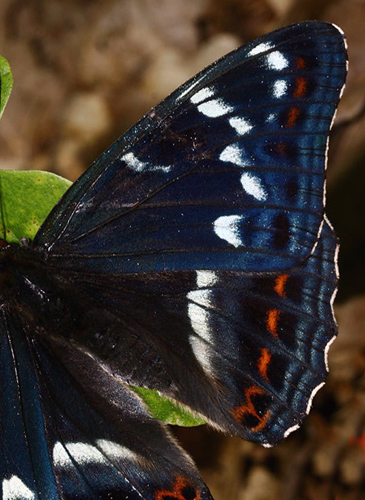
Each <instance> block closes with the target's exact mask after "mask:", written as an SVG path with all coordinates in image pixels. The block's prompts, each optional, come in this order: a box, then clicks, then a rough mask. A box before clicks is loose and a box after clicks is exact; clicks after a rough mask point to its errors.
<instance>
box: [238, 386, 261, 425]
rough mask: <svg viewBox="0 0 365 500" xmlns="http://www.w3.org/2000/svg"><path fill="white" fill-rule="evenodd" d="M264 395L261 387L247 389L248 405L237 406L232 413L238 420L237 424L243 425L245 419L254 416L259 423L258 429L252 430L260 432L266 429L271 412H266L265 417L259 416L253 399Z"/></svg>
mask: <svg viewBox="0 0 365 500" xmlns="http://www.w3.org/2000/svg"><path fill="white" fill-rule="evenodd" d="M263 395H265V391H264V390H263V389H260V387H257V386H251V387H247V388H246V389H245V397H246V403H245V404H243V405H239V406H236V408H234V409H233V410H232V411H231V414H232V415H233V418H234V419H235V420H236V422H238V423H239V424H242V420H243V419H244V418H245V417H247V416H248V415H252V416H254V417H255V418H256V419H257V420H258V421H259V423H258V424H257V425H256V427H252V428H251V430H252V431H254V432H260V431H261V430H262V429H264V428H265V426H266V424H267V421H268V420H269V418H270V412H269V411H267V412H265V414H264V415H259V414H258V413H257V411H256V408H255V405H254V403H253V402H252V399H251V398H252V397H253V396H263Z"/></svg>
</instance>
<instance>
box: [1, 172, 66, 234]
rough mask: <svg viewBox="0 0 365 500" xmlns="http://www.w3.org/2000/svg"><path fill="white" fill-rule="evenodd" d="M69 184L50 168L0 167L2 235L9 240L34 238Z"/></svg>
mask: <svg viewBox="0 0 365 500" xmlns="http://www.w3.org/2000/svg"><path fill="white" fill-rule="evenodd" d="M70 185H71V182H70V181H68V180H66V179H64V178H62V177H59V176H58V175H55V174H51V173H49V172H40V171H36V170H26V171H16V170H0V238H3V239H5V240H6V241H7V242H9V243H19V241H20V238H30V239H31V240H32V239H33V238H34V236H35V234H36V232H37V231H38V229H39V226H40V225H41V224H42V222H43V221H44V219H45V218H46V217H47V215H48V214H49V212H50V211H51V209H52V208H53V206H54V205H55V204H56V203H57V201H58V200H59V199H60V198H61V196H62V195H63V193H64V192H65V191H66V190H67V189H68V188H69V186H70Z"/></svg>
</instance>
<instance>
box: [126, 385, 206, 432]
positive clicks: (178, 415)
mask: <svg viewBox="0 0 365 500" xmlns="http://www.w3.org/2000/svg"><path fill="white" fill-rule="evenodd" d="M130 388H131V389H133V390H134V391H135V392H136V393H137V394H139V395H140V396H141V398H142V399H143V401H144V402H145V403H146V405H147V407H148V409H149V411H150V412H151V414H152V415H153V416H154V417H155V418H157V419H158V420H162V421H163V422H165V423H166V424H171V425H180V426H181V427H193V426H196V425H202V424H205V421H204V420H203V419H202V418H201V417H200V416H199V415H197V414H194V413H192V412H191V411H190V410H186V409H185V408H183V407H182V406H178V405H177V404H176V403H175V402H174V401H173V400H171V399H170V398H166V397H165V396H161V395H160V394H159V393H158V392H157V391H153V390H150V389H144V388H142V387H134V386H130Z"/></svg>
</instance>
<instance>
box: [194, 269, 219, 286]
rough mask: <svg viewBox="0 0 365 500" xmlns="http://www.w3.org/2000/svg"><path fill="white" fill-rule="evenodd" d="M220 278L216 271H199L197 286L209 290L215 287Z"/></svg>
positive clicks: (197, 273)
mask: <svg viewBox="0 0 365 500" xmlns="http://www.w3.org/2000/svg"><path fill="white" fill-rule="evenodd" d="M217 280H218V278H217V275H216V273H215V272H214V271H197V272H196V285H197V286H198V287H199V288H207V287H209V286H213V285H214V284H215V283H216V282H217Z"/></svg>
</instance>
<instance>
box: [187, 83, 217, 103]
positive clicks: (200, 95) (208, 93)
mask: <svg viewBox="0 0 365 500" xmlns="http://www.w3.org/2000/svg"><path fill="white" fill-rule="evenodd" d="M213 95H214V90H213V89H210V88H209V87H205V88H203V89H201V90H199V91H198V92H197V93H196V94H194V95H193V96H192V97H191V99H190V101H191V102H192V103H193V104H199V102H202V101H205V100H206V99H208V98H209V97H212V96H213Z"/></svg>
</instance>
